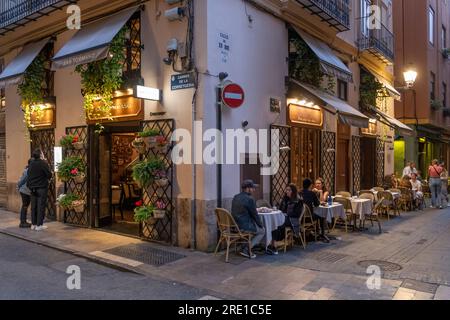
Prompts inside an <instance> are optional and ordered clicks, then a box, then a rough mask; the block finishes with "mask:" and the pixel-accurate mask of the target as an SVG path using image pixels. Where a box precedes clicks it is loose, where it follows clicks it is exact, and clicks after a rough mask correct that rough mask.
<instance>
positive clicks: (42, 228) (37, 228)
mask: <svg viewBox="0 0 450 320" xmlns="http://www.w3.org/2000/svg"><path fill="white" fill-rule="evenodd" d="M47 229H48V227H47V226H40V227H36V229H35V230H36V231H42V230H47Z"/></svg>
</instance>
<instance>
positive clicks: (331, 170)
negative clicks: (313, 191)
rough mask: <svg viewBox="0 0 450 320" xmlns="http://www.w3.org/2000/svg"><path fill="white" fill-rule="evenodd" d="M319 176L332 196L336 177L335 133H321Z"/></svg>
mask: <svg viewBox="0 0 450 320" xmlns="http://www.w3.org/2000/svg"><path fill="white" fill-rule="evenodd" d="M321 176H322V178H323V179H324V180H325V185H326V186H327V188H328V189H329V190H330V192H331V194H334V193H335V190H334V189H335V176H336V133H334V132H329V131H323V132H322V162H321Z"/></svg>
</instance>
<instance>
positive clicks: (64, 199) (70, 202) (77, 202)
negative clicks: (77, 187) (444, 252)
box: [56, 194, 86, 213]
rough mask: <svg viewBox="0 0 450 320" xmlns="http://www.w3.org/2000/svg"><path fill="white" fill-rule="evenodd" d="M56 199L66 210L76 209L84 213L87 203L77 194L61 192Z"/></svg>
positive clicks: (77, 211)
mask: <svg viewBox="0 0 450 320" xmlns="http://www.w3.org/2000/svg"><path fill="white" fill-rule="evenodd" d="M56 201H57V203H58V205H59V206H60V207H61V208H63V209H64V210H74V211H75V212H76V213H83V212H84V206H85V204H86V202H85V201H84V200H82V199H81V198H80V197H79V196H77V195H76V194H61V195H60V196H59V197H58V199H57V200H56Z"/></svg>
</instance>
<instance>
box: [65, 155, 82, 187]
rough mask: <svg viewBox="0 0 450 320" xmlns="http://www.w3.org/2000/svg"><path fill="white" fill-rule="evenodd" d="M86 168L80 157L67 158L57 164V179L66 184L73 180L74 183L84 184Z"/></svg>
mask: <svg viewBox="0 0 450 320" xmlns="http://www.w3.org/2000/svg"><path fill="white" fill-rule="evenodd" d="M85 171H86V166H85V164H84V162H83V159H82V158H81V157H67V158H65V159H64V160H63V161H61V163H59V164H58V178H59V179H60V180H61V181H64V182H67V181H69V180H70V179H74V180H75V182H76V183H82V182H84V179H85V178H86V174H85Z"/></svg>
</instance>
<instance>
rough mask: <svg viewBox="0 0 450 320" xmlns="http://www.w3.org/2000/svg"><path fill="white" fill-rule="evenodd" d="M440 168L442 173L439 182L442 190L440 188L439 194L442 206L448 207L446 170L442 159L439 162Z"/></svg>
mask: <svg viewBox="0 0 450 320" xmlns="http://www.w3.org/2000/svg"><path fill="white" fill-rule="evenodd" d="M441 168H442V173H441V182H442V190H441V195H442V206H443V207H448V206H449V203H448V171H447V169H446V168H445V162H444V161H442V162H441Z"/></svg>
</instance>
